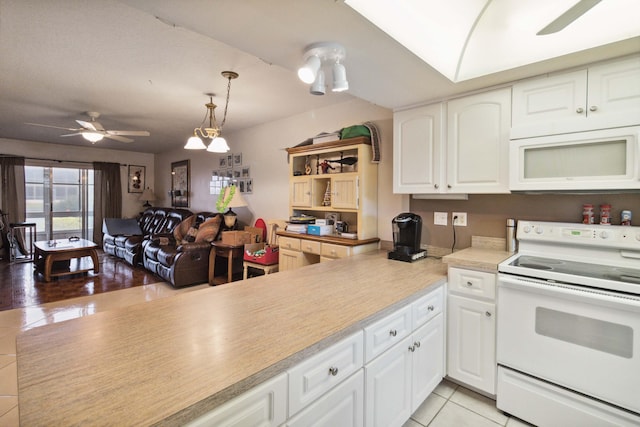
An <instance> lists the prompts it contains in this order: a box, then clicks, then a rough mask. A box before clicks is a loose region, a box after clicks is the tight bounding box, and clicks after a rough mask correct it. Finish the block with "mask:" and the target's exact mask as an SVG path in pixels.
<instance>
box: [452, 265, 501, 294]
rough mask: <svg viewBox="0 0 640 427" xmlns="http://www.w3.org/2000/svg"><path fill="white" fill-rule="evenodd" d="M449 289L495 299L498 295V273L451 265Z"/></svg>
mask: <svg viewBox="0 0 640 427" xmlns="http://www.w3.org/2000/svg"><path fill="white" fill-rule="evenodd" d="M449 290H450V291H451V292H455V293H460V294H465V295H473V296H476V297H482V298H489V299H492V300H493V299H495V297H496V274H495V273H487V272H484V271H474V270H467V269H464V268H455V267H450V268H449Z"/></svg>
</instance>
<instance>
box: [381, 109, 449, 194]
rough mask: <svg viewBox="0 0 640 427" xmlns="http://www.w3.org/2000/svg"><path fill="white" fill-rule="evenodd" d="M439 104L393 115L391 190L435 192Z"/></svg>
mask: <svg viewBox="0 0 640 427" xmlns="http://www.w3.org/2000/svg"><path fill="white" fill-rule="evenodd" d="M443 109H444V106H443V104H434V105H428V106H425V107H419V108H412V109H410V110H405V111H400V112H397V113H395V114H394V115H393V192H394V193H438V192H440V185H441V182H442V179H441V173H442V167H441V165H442V162H441V158H442V155H443V153H442V144H443V137H442V130H443V129H442V120H443Z"/></svg>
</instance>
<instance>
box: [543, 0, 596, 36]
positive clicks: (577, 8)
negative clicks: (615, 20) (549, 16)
mask: <svg viewBox="0 0 640 427" xmlns="http://www.w3.org/2000/svg"><path fill="white" fill-rule="evenodd" d="M601 1H602V0H580V1H579V2H578V3H576V4H574V5H573V6H571V7H570V8H569V9H568V10H567V11H566V12H564V13H563V14H562V15H560V16H558V17H557V18H556V19H554V20H553V21H551V23H550V24H549V25H547V26H546V27H544V28H543V29H541V30H540V31H538V32H537V33H536V35H537V36H546V35H547V34H553V33H557V32H558V31H561V30H563V29H564V28H565V27H566V26H568V25H569V24H571V23H572V22H573V21H575V20H576V19H578V18H580V17H581V16H582V15H584V14H585V13H587V11H589V9H591V8H592V7H593V6H595V5H597V4H598V3H600V2H601Z"/></svg>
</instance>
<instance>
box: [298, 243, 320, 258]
mask: <svg viewBox="0 0 640 427" xmlns="http://www.w3.org/2000/svg"><path fill="white" fill-rule="evenodd" d="M300 250H301V251H302V252H307V253H310V254H316V255H320V242H314V241H311V240H302V239H301V240H300Z"/></svg>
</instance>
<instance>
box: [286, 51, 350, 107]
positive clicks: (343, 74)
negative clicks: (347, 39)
mask: <svg viewBox="0 0 640 427" xmlns="http://www.w3.org/2000/svg"><path fill="white" fill-rule="evenodd" d="M346 54H347V52H346V50H345V48H344V47H343V46H342V45H340V44H338V43H314V44H312V45H310V46H308V47H307V49H306V50H305V53H304V56H303V61H304V65H303V66H302V67H300V68H299V69H298V77H299V78H300V80H302V81H303V82H304V83H306V84H310V85H311V87H310V89H309V92H310V93H311V94H312V95H324V93H325V73H324V71H323V70H322V67H323V65H327V66H331V67H332V71H331V73H332V75H333V86H332V88H331V90H332V91H333V92H342V91H345V90H348V89H349V82H348V81H347V71H346V69H345V67H344V64H342V61H343V60H344V58H345V57H346Z"/></svg>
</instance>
